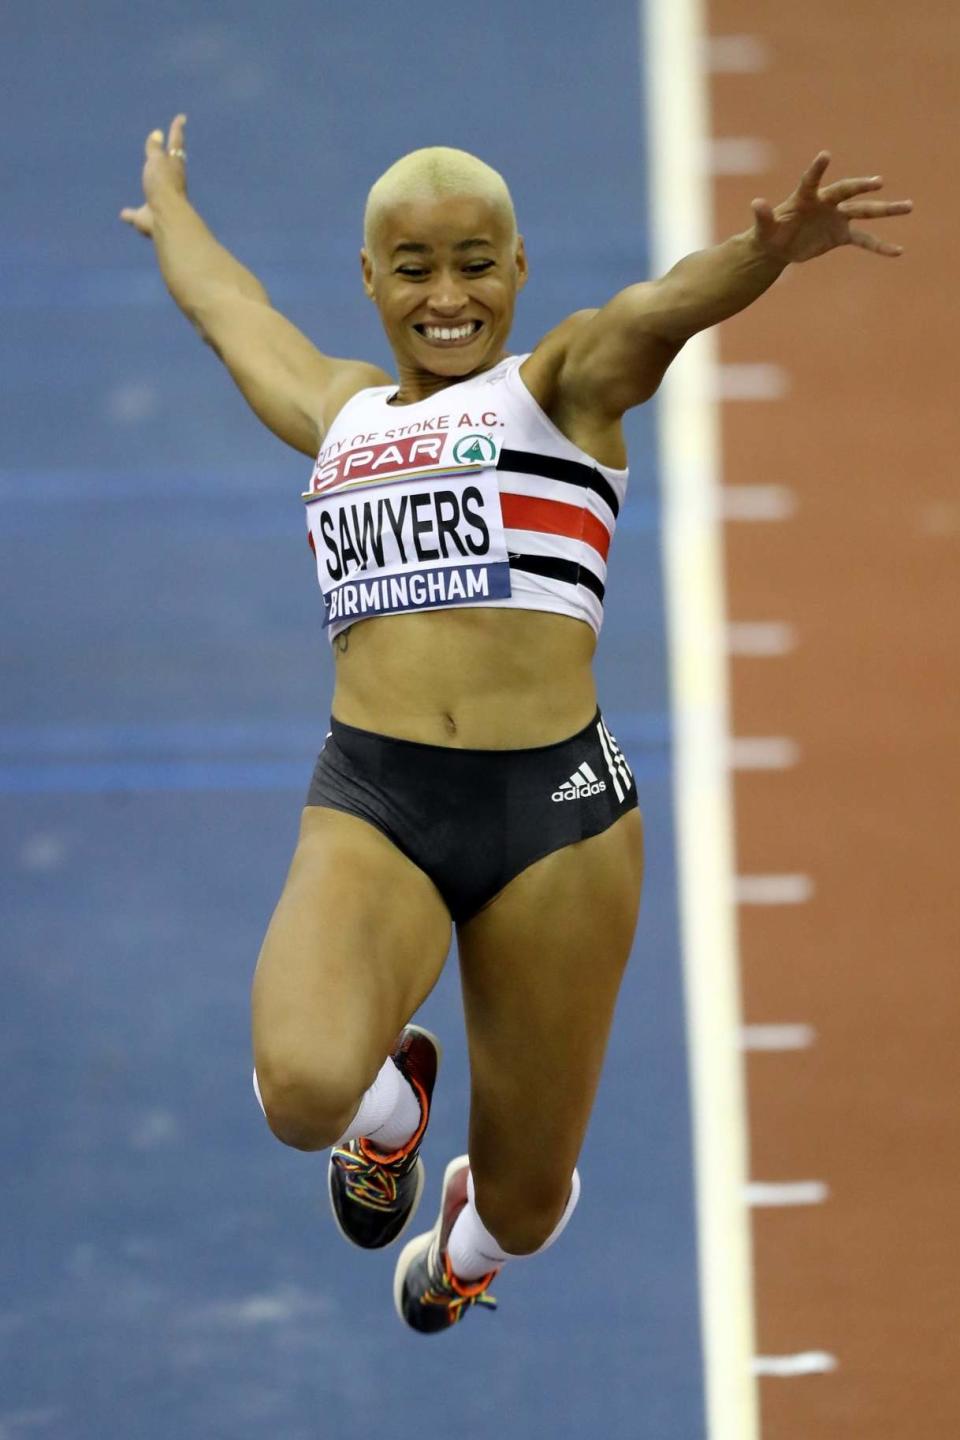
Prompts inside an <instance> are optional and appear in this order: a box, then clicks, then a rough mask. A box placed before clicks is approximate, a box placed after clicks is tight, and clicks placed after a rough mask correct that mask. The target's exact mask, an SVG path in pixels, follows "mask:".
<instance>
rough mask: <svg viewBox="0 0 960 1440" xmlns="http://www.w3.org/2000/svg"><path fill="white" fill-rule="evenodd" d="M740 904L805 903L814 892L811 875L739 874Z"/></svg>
mask: <svg viewBox="0 0 960 1440" xmlns="http://www.w3.org/2000/svg"><path fill="white" fill-rule="evenodd" d="M733 890H734V895H735V897H736V901H737V904H738V905H803V904H804V902H805V901H807V900H809V899H810V897H811V895H812V894H813V881H812V880H811V879H810V876H809V875H738V876H737V878H736V881H735V883H734V887H733Z"/></svg>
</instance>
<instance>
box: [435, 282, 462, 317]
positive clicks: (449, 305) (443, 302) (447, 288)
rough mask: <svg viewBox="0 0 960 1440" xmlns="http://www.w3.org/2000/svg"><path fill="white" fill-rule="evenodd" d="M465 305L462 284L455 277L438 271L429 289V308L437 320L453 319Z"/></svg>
mask: <svg viewBox="0 0 960 1440" xmlns="http://www.w3.org/2000/svg"><path fill="white" fill-rule="evenodd" d="M466 303H467V296H466V293H465V291H464V289H463V285H462V282H461V281H460V280H459V278H458V277H457V276H455V275H452V274H449V273H446V272H444V271H439V272H438V274H437V278H436V280H435V282H434V284H433V286H432V287H431V291H430V303H429V308H430V309H431V310H432V311H433V312H434V314H436V315H437V316H438V317H439V318H442V319H444V320H452V319H454V318H455V317H456V316H457V315H458V314H459V313H460V311H461V310H462V309H463V308H464V306H465V305H466Z"/></svg>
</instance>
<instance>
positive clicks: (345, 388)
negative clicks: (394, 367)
mask: <svg viewBox="0 0 960 1440" xmlns="http://www.w3.org/2000/svg"><path fill="white" fill-rule="evenodd" d="M395 383H396V382H395V380H394V378H393V376H392V375H388V374H387V372H386V370H382V369H381V368H380V366H379V365H371V364H368V363H367V361H366V360H341V361H340V362H339V365H338V367H337V371H336V373H335V375H334V377H333V379H332V380H331V381H330V384H329V385H328V386H327V388H326V390H325V392H324V396H323V407H322V411H321V414H320V431H321V436H323V435H326V433H327V431H328V430H329V429H330V426H331V425H332V424H333V422H334V420H335V419H336V418H337V416H338V415H339V414H340V411H341V410H342V409H343V408H344V406H346V405H348V404H349V402H350V401H351V400H352V399H353V398H354V396H355V395H359V394H360V391H361V390H371V389H376V388H378V387H379V386H381V385H393V384H395Z"/></svg>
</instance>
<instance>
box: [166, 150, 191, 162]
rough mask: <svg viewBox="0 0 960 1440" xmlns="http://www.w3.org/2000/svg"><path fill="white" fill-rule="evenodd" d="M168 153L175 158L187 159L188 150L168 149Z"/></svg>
mask: <svg viewBox="0 0 960 1440" xmlns="http://www.w3.org/2000/svg"><path fill="white" fill-rule="evenodd" d="M167 154H168V155H172V156H173V158H174V159H175V160H186V158H187V152H186V150H179V149H176V150H168V151H167Z"/></svg>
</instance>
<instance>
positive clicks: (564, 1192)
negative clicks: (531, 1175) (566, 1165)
mask: <svg viewBox="0 0 960 1440" xmlns="http://www.w3.org/2000/svg"><path fill="white" fill-rule="evenodd" d="M474 1180H475V1185H476V1206H477V1214H478V1215H479V1216H480V1219H481V1220H482V1221H483V1223H484V1225H485V1226H486V1227H487V1229H488V1230H489V1231H490V1234H491V1235H492V1236H493V1238H494V1239H495V1240H496V1242H497V1244H498V1245H499V1246H500V1247H501V1249H502V1250H505V1251H506V1253H507V1254H508V1255H533V1254H534V1253H535V1252H536V1251H537V1250H542V1249H543V1248H544V1246H545V1245H546V1244H547V1243H548V1242H549V1241H551V1240H553V1239H555V1238H556V1237H557V1235H559V1233H560V1230H561V1229H562V1228H563V1223H564V1222H565V1220H566V1219H567V1218H569V1215H570V1214H572V1213H573V1206H574V1205H575V1204H576V1196H577V1194H578V1193H579V1184H578V1183H577V1181H576V1179H575V1181H574V1186H573V1188H571V1182H570V1180H569V1179H565V1180H563V1181H562V1182H551V1181H541V1182H539V1183H534V1184H531V1183H527V1184H526V1185H524V1184H523V1183H522V1177H521V1184H520V1185H518V1186H509V1185H505V1184H499V1185H498V1184H496V1183H492V1184H490V1183H488V1184H483V1183H482V1181H481V1180H480V1179H478V1178H477V1177H474ZM571 1202H572V1203H571Z"/></svg>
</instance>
